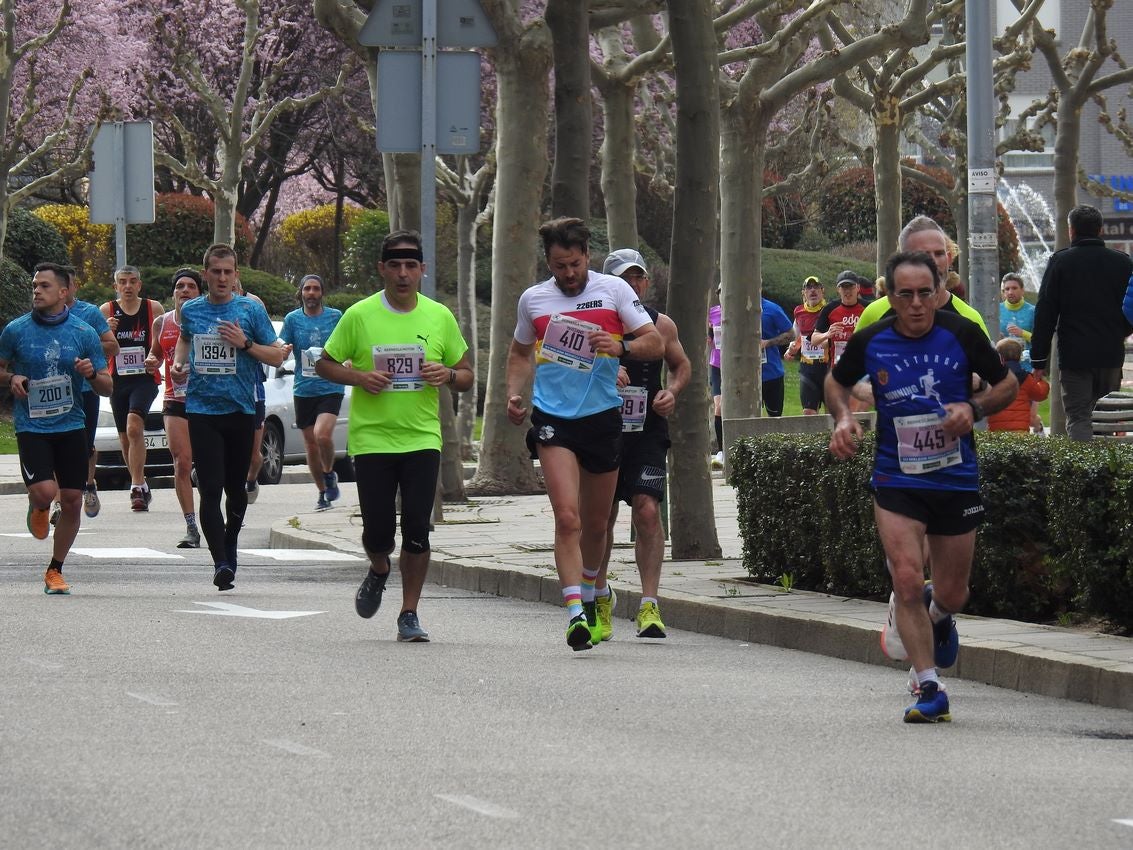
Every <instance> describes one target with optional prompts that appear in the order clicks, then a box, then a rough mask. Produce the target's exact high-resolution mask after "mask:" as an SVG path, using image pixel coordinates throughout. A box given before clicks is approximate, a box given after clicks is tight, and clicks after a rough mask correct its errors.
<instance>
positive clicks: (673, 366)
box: [653, 313, 692, 416]
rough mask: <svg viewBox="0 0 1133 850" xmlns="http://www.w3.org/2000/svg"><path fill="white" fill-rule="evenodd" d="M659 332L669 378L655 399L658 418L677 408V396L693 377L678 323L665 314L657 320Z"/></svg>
mask: <svg viewBox="0 0 1133 850" xmlns="http://www.w3.org/2000/svg"><path fill="white" fill-rule="evenodd" d="M657 332H658V333H660V334H661V339H663V340H664V341H665V366H666V368H667V369H668V376H667V377H666V379H665V387H664V389H662V390H661V391H660V392H658V393H657V395H655V396H654V397H653V410H654V412H656V413H657V415H658V416H668V415H669V414H670V413H672V412H673V410H674V409H675V408H676V406H677V396H679V395H680V394H681V390H683V389H684V388H685V387H686V386H688V381H689V378H691V377H692V364H691V363H690V362H689V359H688V355H687V354H685V349H684V346H683V345H681V339H680V336H678V334H677V326H676V323H675V322H673V320H672V319H670V318H669V317H668V316H666V315H665V314H663V313H662V314H661V315H660V316H659V317H658V319H657Z"/></svg>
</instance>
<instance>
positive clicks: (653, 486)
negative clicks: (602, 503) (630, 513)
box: [614, 430, 670, 505]
mask: <svg viewBox="0 0 1133 850" xmlns="http://www.w3.org/2000/svg"><path fill="white" fill-rule="evenodd" d="M669 446H670V442H669V436H668V434H666V433H664V432H663V431H650V430H645V431H637V432H633V431H631V432H629V433H626V434H623V435H622V465H621V468H620V469H619V470H618V489H617V491H616V493H615V496H614V498H616V499H620V500H621V501H623V502H625V503H626V504H627V505H632V504H633V497H634V496H635V495H636V494H638V493H644V494H645V495H647V496H652V497H653V498H654V499H656V500H657V501H658V502H662V501H664V500H665V466H666V459H667V456H668V454H669Z"/></svg>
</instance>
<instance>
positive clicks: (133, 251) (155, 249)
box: [126, 192, 253, 268]
mask: <svg viewBox="0 0 1133 850" xmlns="http://www.w3.org/2000/svg"><path fill="white" fill-rule="evenodd" d="M154 212H155V216H154V219H155V220H154V223H153V224H130V225H127V226H126V252H127V253H126V256H127V259H128V261H129V263H130V265H132V266H138V267H139V268H141V267H142V266H163V267H164V266H173V267H177V266H194V267H197V268H199V267H200V263H201V260H202V259H203V258H204V255H205V250H206V249H207V248H208V247H209V245H211V244H213V226H214V219H215V217H216V208H215V206H214V204H213V202H212V201H211V200H210V199H208V198H203V197H201V196H199V195H186V194H183V193H180V192H168V193H165V194H161V195H158V196H157V201H156V204H155V207H154ZM252 238H253V237H252V230H251V228H250V227H248V222H247V220H246V219H245V218H244V216H242V215H240V214H239V213H237V215H236V245H235V246H234V247H235V249H236V256H237V257H238V258H240V259H242V260H244V259H247V257H248V254H249V251H250V249H251V245H252Z"/></svg>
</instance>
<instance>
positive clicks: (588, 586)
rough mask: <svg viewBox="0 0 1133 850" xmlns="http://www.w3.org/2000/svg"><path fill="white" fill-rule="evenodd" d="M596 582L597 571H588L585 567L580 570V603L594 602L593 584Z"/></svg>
mask: <svg viewBox="0 0 1133 850" xmlns="http://www.w3.org/2000/svg"><path fill="white" fill-rule="evenodd" d="M597 580H598V571H597V570H588V569H586V567H583V568H582V601H583V602H593V601H594V582H596V581H597Z"/></svg>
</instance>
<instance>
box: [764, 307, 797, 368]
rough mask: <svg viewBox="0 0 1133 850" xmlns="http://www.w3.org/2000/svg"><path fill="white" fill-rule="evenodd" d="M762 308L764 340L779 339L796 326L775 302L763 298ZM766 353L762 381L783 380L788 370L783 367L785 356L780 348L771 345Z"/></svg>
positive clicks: (766, 349)
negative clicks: (778, 337)
mask: <svg viewBox="0 0 1133 850" xmlns="http://www.w3.org/2000/svg"><path fill="white" fill-rule="evenodd" d="M760 306H761V308H762V310H763V315H762V318H761V319H760V322H759V327H760V331H761V333H762V338H763V339H771V338H773V337H777V336H779V335H780V334H784V333H786V332H787V331H789V330H791V328H793V327H794V326H795V325H794V322H793V321H791V319H790V318H789V317H788V316H787V314H786V312H784V310H783V308H782V307H780V306H779V305H778V304H776V303H775V302H774V301H768V300H767V299H766V298H763V299H761V300H760ZM764 351H766V352H767V362H766V363H764V364H763V368H762V369H761V370H760V373H759V376H760V379H761V380H764V381H774V380H775V379H776V378H782V377H783V376H784V375H786V374H787V369H786V367H784V366H783V355H782V354H781V353H780V352H779V347H778V346H777V345H769V346H767V348H765V349H764Z"/></svg>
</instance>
